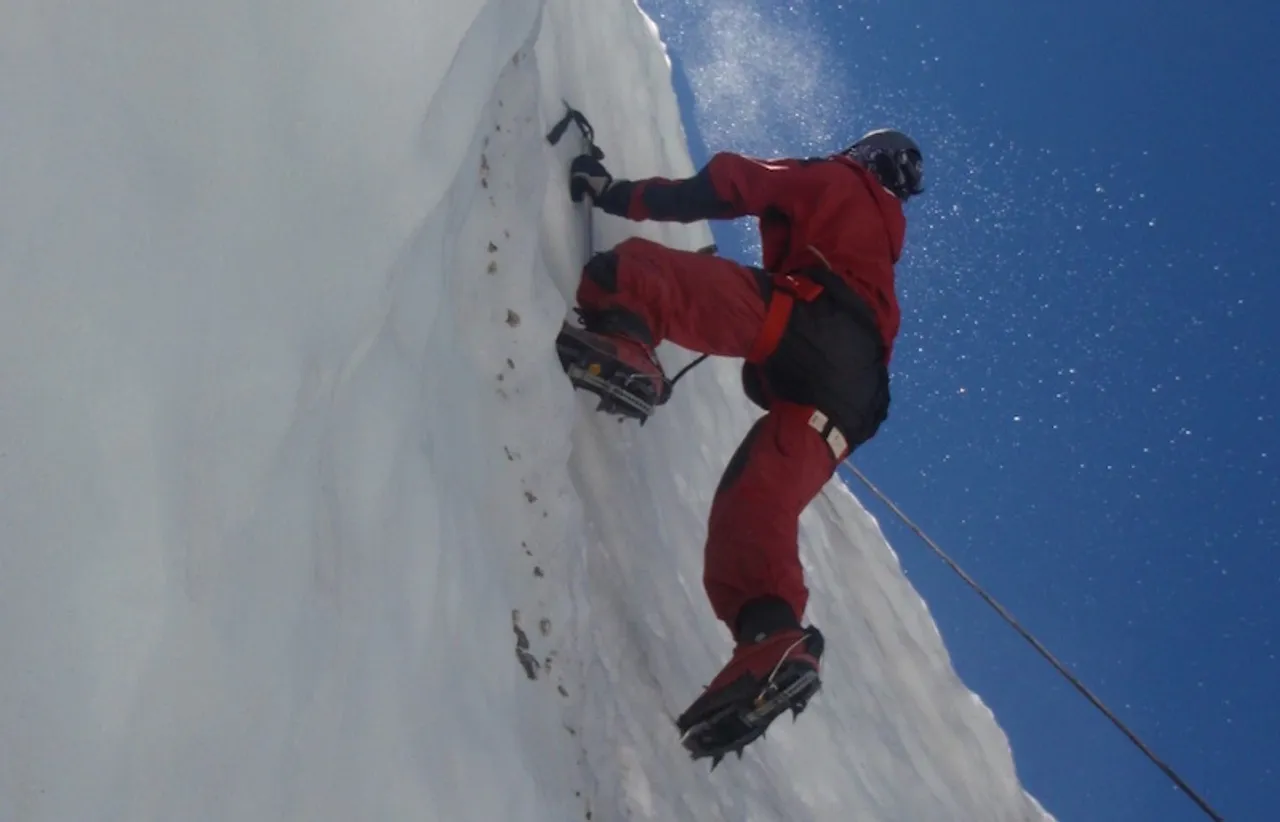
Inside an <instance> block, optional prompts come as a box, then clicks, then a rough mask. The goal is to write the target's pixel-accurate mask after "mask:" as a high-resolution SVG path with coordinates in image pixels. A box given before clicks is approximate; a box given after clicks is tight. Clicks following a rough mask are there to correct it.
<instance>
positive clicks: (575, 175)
mask: <svg viewBox="0 0 1280 822" xmlns="http://www.w3.org/2000/svg"><path fill="white" fill-rule="evenodd" d="M611 185H613V175H612V174H610V173H609V170H608V169H607V168H605V167H604V163H602V162H600V161H599V160H597V159H596V158H595V157H593V156H591V155H590V154H579V155H578V156H577V157H574V158H573V162H572V163H570V164H569V197H570V198H571V199H572V200H573V201H574V202H575V203H580V202H582V198H583V197H585V196H586V195H588V194H590V195H591V201H592V203H593V204H594V203H595V201H596V200H598V199H600V197H601V196H602V195H603V194H604V193H605V192H606V191H608V190H609V186H611Z"/></svg>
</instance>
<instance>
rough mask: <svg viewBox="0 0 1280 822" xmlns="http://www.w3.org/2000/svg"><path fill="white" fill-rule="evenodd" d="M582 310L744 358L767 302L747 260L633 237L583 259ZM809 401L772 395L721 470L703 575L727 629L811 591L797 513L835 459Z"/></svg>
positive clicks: (801, 601)
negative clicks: (754, 606)
mask: <svg viewBox="0 0 1280 822" xmlns="http://www.w3.org/2000/svg"><path fill="white" fill-rule="evenodd" d="M577 296H578V304H579V305H580V306H582V307H583V308H588V309H599V310H603V309H610V308H621V309H625V310H626V311H628V312H630V313H632V314H634V315H636V316H637V317H639V318H640V319H642V320H643V321H644V323H645V324H646V325H647V326H648V328H649V330H650V331H651V332H652V334H653V337H654V339H653V343H654V344H655V345H656V344H657V343H659V342H661V341H662V340H671V341H672V342H674V343H676V344H677V345H679V346H681V347H682V348H686V349H689V350H691V351H697V352H701V353H709V354H716V355H720V356H725V357H745V356H746V355H747V352H748V351H749V350H750V348H751V345H752V343H753V342H754V341H755V339H756V335H757V334H758V333H759V331H760V327H761V325H762V323H763V322H764V317H765V310H766V305H765V301H764V298H763V297H762V296H761V294H760V287H759V285H758V283H757V280H756V274H755V273H754V272H753V270H752V269H749V268H747V267H745V266H741V265H739V264H737V263H735V262H733V261H731V260H725V259H722V258H719V257H714V256H709V255H706V254H696V253H693V252H687V251H677V250H674V249H670V248H667V247H665V246H662V245H659V244H657V243H654V242H651V241H649V240H644V239H640V238H632V239H629V240H626V241H625V242H623V243H621V244H620V245H618V246H617V247H616V248H615V249H613V251H612V252H609V253H608V254H606V255H602V256H601V257H600V258H597V259H596V260H593V261H592V262H591V263H589V264H588V265H587V267H586V269H585V270H584V272H583V278H582V282H581V285H580V286H579V288H578V295H577ZM813 412H814V408H813V407H812V406H804V405H797V404H794V403H789V402H783V401H776V400H775V401H774V402H772V403H771V404H770V407H769V411H768V412H767V413H766V414H765V416H764V417H763V418H762V419H760V420H759V421H758V422H757V423H756V424H755V425H754V426H753V427H752V429H751V431H750V433H748V434H747V437H746V439H744V440H743V442H742V444H741V445H740V446H739V447H738V450H737V452H736V453H735V454H734V456H733V459H732V460H731V461H730V463H729V465H728V467H727V468H726V469H725V473H724V477H723V478H722V479H721V481H720V487H719V488H718V489H717V491H716V495H715V499H714V501H713V502H712V505H711V515H710V521H709V523H708V528H707V544H706V559H705V567H704V570H703V584H704V586H705V588H706V591H707V596H708V597H709V598H710V600H711V607H712V608H713V609H714V610H715V613H716V616H717V617H719V618H720V619H721V620H722V621H724V622H725V623H726V624H727V625H728V626H729V629H730V631H736V626H735V623H736V620H737V616H738V612H739V610H740V609H741V608H742V606H743V604H745V603H747V602H749V601H751V600H753V599H758V598H760V597H770V596H772V597H779V598H781V599H783V600H785V601H786V602H787V603H789V604H790V605H791V607H792V609H793V610H794V612H795V615H796V617H797V619H798V618H800V617H802V616H803V614H804V609H805V605H806V603H807V602H808V598H809V592H808V589H807V588H806V587H805V583H804V571H803V569H802V568H801V565H800V556H799V544H798V539H799V527H800V513H801V512H802V511H803V510H804V509H805V507H806V506H807V505H808V504H809V502H810V501H812V500H813V498H814V497H815V496H817V494H818V492H819V491H820V490H821V489H822V486H823V485H824V484H826V482H827V480H829V479H830V478H831V475H832V473H834V471H835V469H836V466H837V465H838V461H837V458H836V456H835V455H834V454H833V453H832V450H831V447H830V446H828V444H827V441H826V440H825V439H824V438H823V436H822V434H821V433H819V432H818V431H817V430H815V429H814V428H813V427H811V426H810V422H809V421H810V417H811V415H812V414H813Z"/></svg>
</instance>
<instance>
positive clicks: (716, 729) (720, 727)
mask: <svg viewBox="0 0 1280 822" xmlns="http://www.w3.org/2000/svg"><path fill="white" fill-rule="evenodd" d="M821 687H822V681H821V680H820V679H819V677H818V672H817V670H815V669H814V668H813V667H812V666H810V665H806V664H803V663H799V662H791V661H785V662H783V663H782V664H781V665H779V666H778V668H777V669H776V670H775V671H773V673H772V674H771V675H770V677H769V678H768V679H767V680H766V681H764V682H761V681H760V680H758V679H756V678H755V677H753V676H750V675H744V676H742V677H739V678H738V679H737V680H736V681H735V682H734V683H733V684H731V685H729V686H728V687H726V688H724V689H722V690H720V691H718V692H715V693H710V694H704V695H703V696H702V697H700V698H699V699H698V700H697V701H696V702H694V703H693V705H691V706H689V710H687V711H685V712H684V714H683V715H681V717H680V718H679V719H678V720H676V728H678V729H679V731H680V733H681V737H680V741H681V743H682V744H683V745H684V747H685V749H686V750H687V751H689V753H690V754H691V755H692V756H693V758H694V759H695V760H696V759H703V758H706V757H711V769H712V770H715V768H716V766H717V765H719V764H720V761H721V760H722V759H724V758H725V756H726V755H728V754H730V753H736V754H737V755H738V758H739V759H741V758H742V750H743V748H745V747H746V746H747V745H749V744H751V743H752V742H754V741H755V740H756V739H758V738H760V737H762V736H764V734H765V732H766V731H767V730H768V728H769V725H770V724H771V723H772V722H773V720H775V719H777V718H778V717H779V716H781V715H782V714H784V713H786V712H787V711H790V712H791V715H792V721H795V719H796V718H797V717H799V716H800V712H801V711H803V710H804V709H805V706H806V705H808V704H809V700H810V699H812V698H813V696H814V694H816V693H817V692H818V690H819V689H820V688H821Z"/></svg>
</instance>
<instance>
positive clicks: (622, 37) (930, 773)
mask: <svg viewBox="0 0 1280 822" xmlns="http://www.w3.org/2000/svg"><path fill="white" fill-rule="evenodd" d="M562 98H563V99H568V100H571V101H573V102H574V103H575V104H576V105H579V106H581V107H583V108H584V109H585V110H586V111H587V112H588V113H589V114H590V116H591V117H592V120H593V122H594V124H595V126H596V129H597V136H598V139H599V141H600V143H601V144H602V145H603V146H604V147H605V150H606V151H607V152H608V153H609V159H610V162H611V163H612V165H613V166H614V167H615V168H616V169H617V170H618V171H619V172H621V173H624V174H633V175H642V174H648V173H658V172H662V173H666V174H681V173H685V172H688V171H691V170H692V169H691V167H690V161H689V157H688V154H687V152H686V150H685V146H684V139H683V135H682V132H681V129H680V124H679V114H678V111H677V109H676V104H675V99H674V97H673V95H672V93H671V90H670V78H669V69H668V65H667V62H666V60H665V57H664V54H663V51H662V49H661V46H660V44H659V42H658V40H657V36H656V32H655V30H654V29H653V27H652V25H651V24H650V23H649V21H648V20H647V19H646V18H645V17H644V16H643V15H642V14H641V13H640V12H639V10H638V9H637V8H636V7H635V6H634V5H633V4H632V3H631V2H630V0H593V2H585V1H584V0H546V1H545V2H535V0H469V1H468V0H451V2H448V3H445V2H426V1H425V0H371V2H367V3H360V4H346V3H339V2H335V0H318V1H313V2H307V3H302V2H291V3H284V4H279V3H277V4H266V5H263V4H257V3H249V2H243V0H231V2H226V3H217V4H207V3H206V4H196V3H161V2H147V0H122V2H118V3H114V4H91V3H64V4H51V3H45V2H39V0H19V1H18V2H16V3H10V4H8V5H7V6H6V10H5V25H4V26H3V27H0V111H3V112H4V113H5V114H4V117H3V118H0V146H3V150H2V151H0V180H2V181H3V188H2V189H0V660H3V663H2V668H0V820H4V822H8V821H9V820H24V821H25V820H70V819H77V820H79V819H95V820H173V819H183V820H206V819H208V820H212V819H235V820H258V819H262V820H268V819H271V820H274V819H307V820H350V819H473V820H495V819H503V820H531V821H540V820H564V819H579V818H584V817H585V816H586V815H587V813H588V812H590V813H591V818H593V819H595V820H601V819H604V820H612V819H637V820H648V819H694V818H697V819H699V820H716V819H723V820H774V819H778V820H781V819H813V820H826V819H831V820H834V819H862V820H977V819H981V820H993V821H994V820H1039V819H1043V818H1047V817H1046V816H1045V815H1044V814H1043V812H1042V811H1041V810H1040V809H1039V807H1038V806H1037V805H1036V803H1035V802H1034V800H1032V799H1030V798H1029V797H1027V796H1026V795H1025V794H1024V793H1023V792H1022V790H1021V788H1020V786H1019V784H1018V782H1017V779H1016V776H1015V774H1014V769H1013V765H1012V761H1011V758H1010V753H1009V749H1008V745H1007V743H1006V741H1005V738H1004V736H1003V734H1002V733H1001V731H1000V730H999V728H998V727H997V726H996V724H995V723H994V721H993V718H992V717H991V715H990V713H989V712H988V711H987V709H986V708H985V707H984V706H983V705H982V704H981V703H980V702H979V700H978V699H977V698H976V697H974V696H973V695H972V694H970V693H969V692H968V691H967V690H965V689H964V687H963V686H962V684H961V683H960V682H959V681H958V679H957V678H956V676H955V674H954V673H953V671H952V669H951V667H950V664H949V662H948V659H947V655H946V652H945V649H944V648H943V646H942V644H941V641H940V639H939V636H938V634H937V631H936V629H935V628H934V625H933V623H932V621H931V619H930V617H929V615H928V612H927V610H926V609H925V607H924V604H923V603H922V602H921V601H920V599H919V597H918V596H917V595H916V594H915V593H914V591H913V590H912V589H911V587H910V586H909V585H908V583H907V582H906V581H905V580H904V578H903V577H902V575H901V573H900V571H899V568H898V564H897V561H896V559H895V557H894V555H893V553H892V552H891V551H890V549H889V548H888V546H886V545H885V544H884V541H883V539H882V537H881V535H880V533H879V531H878V529H877V526H876V524H875V523H874V521H873V520H872V519H871V518H870V517H869V516H868V515H867V514H866V513H865V512H864V511H863V510H862V509H861V508H860V507H859V506H858V504H857V502H856V501H855V500H854V499H853V497H852V496H851V495H850V494H849V493H848V492H847V491H846V490H844V489H843V488H842V487H840V486H839V484H838V483H833V484H832V485H831V486H830V487H829V488H828V491H827V493H826V494H825V495H824V496H823V497H822V498H821V499H820V500H819V501H818V502H817V503H816V504H815V505H814V506H813V507H812V509H811V510H810V511H809V512H808V513H807V514H806V517H805V521H804V534H803V540H804V550H805V557H806V560H807V562H808V563H809V567H808V570H809V572H810V577H811V580H812V583H813V587H814V597H813V606H812V612H811V617H812V618H813V619H814V620H815V621H816V622H817V623H818V624H819V625H821V626H822V627H823V629H824V631H825V632H826V633H827V636H828V640H829V651H828V657H827V660H828V662H827V665H826V666H825V681H826V687H825V689H824V691H823V693H822V695H821V696H820V697H819V699H818V700H817V701H815V703H814V704H813V706H812V707H811V708H810V710H809V711H808V712H807V713H806V714H805V716H804V718H803V720H802V721H801V722H800V723H799V724H797V725H795V726H794V727H785V728H779V730H778V731H777V732H776V733H771V734H770V736H769V738H768V740H767V741H766V742H764V743H761V744H759V745H756V746H753V747H752V749H750V751H749V752H748V754H747V756H746V758H745V759H744V760H743V761H742V762H741V763H739V762H737V761H730V762H729V763H726V765H725V766H724V767H722V768H721V769H719V770H718V771H716V772H715V773H714V774H712V775H710V776H708V775H707V773H706V771H705V766H697V767H694V766H691V765H690V764H689V762H688V761H687V759H686V758H685V757H684V755H683V754H682V752H681V750H680V748H679V746H678V744H677V740H676V737H675V733H674V730H673V728H672V727H671V723H670V718H671V717H673V716H675V715H676V714H677V713H678V712H679V711H680V710H681V709H682V708H683V707H684V706H685V705H686V704H687V703H688V702H689V701H690V700H691V699H692V698H693V697H694V696H696V695H697V693H698V690H699V688H700V687H701V686H702V684H703V683H705V682H706V681H707V680H708V679H709V678H710V676H711V675H712V674H713V673H714V672H715V670H716V669H717V668H718V666H719V664H720V662H721V661H722V659H723V657H724V655H725V654H726V653H727V650H728V637H727V635H726V634H725V632H724V631H723V629H722V628H721V627H720V626H719V625H718V624H717V623H716V622H715V621H714V619H713V618H712V617H711V614H710V611H709V609H708V607H707V605H706V603H705V602H704V601H703V598H702V593H701V587H700V573H701V569H700V559H701V543H702V538H703V527H704V526H703V519H704V514H705V511H706V508H707V506H708V504H709V498H710V493H711V491H712V489H713V488H714V486H715V482H716V480H717V478H718V476H719V472H720V469H721V467H722V465H723V463H724V461H725V460H726V459H727V457H728V455H729V453H731V451H732V449H733V447H734V446H735V445H736V442H737V439H738V438H739V437H740V436H741V434H742V433H743V432H745V430H746V429H747V427H748V425H749V421H750V418H751V411H750V409H749V408H748V407H747V405H746V404H745V403H744V401H743V400H742V399H741V398H740V396H739V391H738V387H737V382H736V380H737V372H736V367H735V365H736V364H734V363H716V364H712V365H707V366H704V367H703V368H701V369H699V370H698V371H696V372H694V374H693V375H691V376H690V377H689V378H688V380H687V383H685V384H682V386H681V390H680V391H679V392H677V395H676V398H675V399H674V400H673V401H672V403H671V404H670V405H668V406H667V407H666V408H664V409H663V413H662V414H661V415H660V416H659V417H657V418H655V419H654V420H653V421H652V422H651V423H650V424H649V425H648V426H646V427H645V428H643V429H640V428H638V427H636V426H634V425H620V424H619V423H617V422H616V421H614V420H612V419H608V418H604V417H600V416H597V415H595V414H593V413H591V410H590V409H591V403H590V402H589V400H588V399H587V398H585V397H583V396H580V395H575V394H574V393H573V392H572V391H571V390H570V389H569V386H568V384H567V382H566V381H565V379H564V377H563V376H562V375H561V374H560V372H559V369H558V366H557V364H556V362H555V358H554V355H553V354H552V350H551V341H552V339H553V337H554V333H555V330H556V328H557V327H558V325H559V323H560V320H561V318H562V317H563V316H564V315H565V313H566V311H567V309H568V305H569V303H568V300H569V298H570V296H571V294H572V289H573V286H574V282H575V279H576V270H577V268H578V266H579V265H580V264H581V262H582V260H583V258H584V255H585V254H586V249H585V247H584V237H583V233H582V231H583V222H582V215H581V212H580V211H579V210H578V209H577V208H575V207H574V206H573V205H572V204H570V203H569V202H568V201H567V198H566V197H565V196H564V190H563V169H564V164H565V162H566V160H567V158H568V157H569V155H570V153H571V151H572V147H571V146H568V145H562V146H560V147H558V148H552V147H550V146H548V145H547V144H546V143H545V142H544V141H543V140H542V134H543V133H544V132H545V131H546V129H547V127H548V126H549V125H550V123H551V122H553V121H554V119H556V118H557V117H558V116H559V114H560V112H561V102H560V101H561V99H562ZM596 229H597V231H596V238H595V239H596V242H597V243H598V244H600V245H603V244H608V243H612V242H616V241H617V240H619V239H621V238H622V237H624V236H627V235H628V234H630V233H641V234H644V235H645V236H649V237H653V238H656V239H659V240H662V241H664V242H668V243H671V244H675V245H681V246H684V247H697V246H699V245H702V244H705V243H706V242H708V241H709V235H708V234H707V232H706V230H705V228H702V227H678V226H677V227H671V226H666V227H663V226H655V225H633V224H624V223H621V222H619V221H613V220H608V219H607V218H601V219H598V220H597V222H596ZM663 356H664V358H666V360H667V361H668V363H669V364H670V365H672V366H676V365H679V364H681V363H683V362H685V361H687V359H688V355H687V354H686V353H685V352H680V351H678V350H675V349H671V350H666V351H664V352H663Z"/></svg>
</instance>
